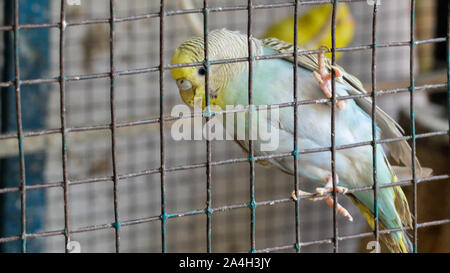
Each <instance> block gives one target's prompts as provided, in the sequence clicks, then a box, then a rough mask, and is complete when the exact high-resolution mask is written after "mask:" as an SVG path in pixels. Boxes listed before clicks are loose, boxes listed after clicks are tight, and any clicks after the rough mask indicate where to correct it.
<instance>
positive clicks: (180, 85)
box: [177, 79, 192, 91]
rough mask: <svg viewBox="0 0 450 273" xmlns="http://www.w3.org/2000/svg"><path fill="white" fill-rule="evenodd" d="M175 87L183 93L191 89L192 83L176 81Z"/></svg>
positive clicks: (183, 80) (181, 80)
mask: <svg viewBox="0 0 450 273" xmlns="http://www.w3.org/2000/svg"><path fill="white" fill-rule="evenodd" d="M177 85H178V88H180V89H181V90H183V91H187V90H190V89H191V88H192V83H191V82H190V81H188V80H185V79H178V80H177Z"/></svg>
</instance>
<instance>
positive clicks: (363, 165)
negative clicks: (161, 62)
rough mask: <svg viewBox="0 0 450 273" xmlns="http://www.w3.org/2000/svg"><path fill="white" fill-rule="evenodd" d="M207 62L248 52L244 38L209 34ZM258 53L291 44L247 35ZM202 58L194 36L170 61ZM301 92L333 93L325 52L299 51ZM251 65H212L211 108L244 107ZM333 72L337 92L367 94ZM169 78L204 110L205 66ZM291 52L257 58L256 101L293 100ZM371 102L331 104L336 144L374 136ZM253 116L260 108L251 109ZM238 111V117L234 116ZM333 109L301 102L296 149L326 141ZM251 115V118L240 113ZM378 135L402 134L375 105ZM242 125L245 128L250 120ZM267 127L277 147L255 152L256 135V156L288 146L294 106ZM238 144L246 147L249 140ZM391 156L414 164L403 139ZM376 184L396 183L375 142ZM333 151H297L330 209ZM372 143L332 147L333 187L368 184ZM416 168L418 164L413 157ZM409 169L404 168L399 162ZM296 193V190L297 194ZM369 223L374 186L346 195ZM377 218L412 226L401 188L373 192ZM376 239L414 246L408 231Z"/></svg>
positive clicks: (395, 246) (286, 165) (401, 247)
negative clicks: (275, 133) (274, 132)
mask: <svg viewBox="0 0 450 273" xmlns="http://www.w3.org/2000/svg"><path fill="white" fill-rule="evenodd" d="M208 37H209V38H208V56H209V60H210V61H213V60H223V59H233V58H245V57H248V40H247V35H244V34H241V33H239V32H236V31H230V30H227V29H218V30H214V31H211V32H210V33H209V36H208ZM251 45H252V47H253V52H254V55H255V56H263V55H273V54H279V53H293V50H294V48H293V46H292V45H291V44H289V43H286V42H283V41H280V40H278V39H275V38H270V39H264V40H259V39H255V38H251ZM203 61H204V40H203V38H202V37H194V38H191V39H190V40H188V41H186V42H184V43H183V44H181V45H180V46H179V47H178V48H177V50H176V51H175V53H174V55H173V58H172V64H181V63H193V62H203ZM298 63H299V67H298V77H299V78H298V85H299V90H298V96H299V98H298V99H299V100H316V99H323V98H325V97H328V98H330V97H331V85H330V81H331V80H330V78H331V76H330V73H331V70H332V68H331V62H330V60H329V59H328V58H326V57H325V56H324V54H318V58H316V57H315V56H313V55H303V56H298ZM248 67H249V65H248V62H235V63H224V64H215V65H211V66H210V67H209V69H210V70H209V88H210V90H209V92H208V93H209V96H210V98H209V101H210V105H215V106H218V107H220V108H222V109H225V108H226V106H227V105H234V106H237V105H244V106H247V105H248V77H249V69H248ZM333 68H334V69H333V70H334V71H335V73H336V91H335V92H336V96H337V97H339V96H347V95H353V94H361V93H365V92H366V91H365V90H364V88H363V87H362V85H361V83H360V82H359V81H358V80H357V79H356V77H354V76H352V75H350V74H348V73H346V72H345V71H344V69H343V68H341V67H338V66H335V67H333ZM171 74H172V77H173V78H174V79H175V80H176V82H177V86H178V89H179V92H180V95H181V98H182V99H183V101H184V102H185V103H186V104H188V105H190V106H192V107H193V106H194V101H196V98H197V99H201V100H202V102H203V103H202V106H203V108H205V103H204V102H205V69H204V68H203V67H181V68H174V69H172V70H171ZM293 74H294V73H293V57H286V58H283V59H266V60H257V61H254V64H253V89H252V90H253V91H252V92H253V104H254V105H271V104H282V103H290V102H292V101H293ZM371 111H372V102H371V99H370V98H369V97H363V98H358V99H355V100H341V101H338V103H337V105H336V116H335V124H336V127H335V128H336V133H335V142H336V145H347V144H352V143H357V142H366V141H371V140H372V120H371V117H370V113H371ZM255 113H258V111H257V112H255ZM236 116H238V115H236ZM330 116H331V106H330V105H329V104H308V105H301V106H299V109H298V117H299V118H298V126H297V128H298V139H297V141H298V146H299V147H301V149H312V148H323V147H330V146H331V137H330V132H331V118H330ZM241 117H242V116H241ZM243 118H244V119H248V115H244V116H243ZM376 121H377V136H378V138H379V139H380V138H381V136H383V137H385V138H392V137H400V136H402V129H401V128H400V126H399V125H398V124H397V123H396V122H395V121H394V120H392V119H391V118H390V117H389V116H388V115H387V114H386V113H385V112H383V111H382V110H381V109H379V108H377V111H376ZM245 122H246V128H247V130H248V120H246V121H245ZM266 123H267V126H269V127H270V128H272V129H273V130H278V131H279V145H278V147H277V148H276V149H275V150H274V151H264V150H262V149H260V147H261V145H259V144H260V143H259V140H254V154H255V155H268V154H280V153H289V152H292V151H293V138H294V109H293V107H285V108H281V109H280V110H279V120H278V121H276V122H274V121H272V120H270V118H269V117H267V120H266ZM238 143H239V144H240V145H241V146H242V147H243V148H244V149H245V150H247V151H248V148H249V147H248V141H242V140H239V141H238ZM386 146H387V148H388V149H389V151H390V153H391V157H392V160H394V161H396V162H398V163H400V164H402V165H405V166H411V164H412V160H411V148H410V147H409V145H408V143H407V142H406V141H404V140H403V141H396V142H389V143H387V144H386ZM377 159H378V160H377V181H378V185H385V184H389V183H393V182H395V181H397V177H396V175H395V173H394V171H393V167H391V165H390V163H389V161H388V159H387V157H386V154H385V151H384V149H383V147H382V146H381V145H380V144H378V145H377ZM330 162H331V153H330V152H320V153H308V154H302V155H300V156H299V174H300V175H301V176H303V177H306V178H309V179H310V180H312V181H315V182H317V183H319V184H320V187H318V188H317V189H316V192H317V194H318V195H319V196H323V199H325V201H326V202H327V203H328V204H329V205H330V206H333V199H332V197H331V196H329V195H325V193H327V192H330V191H332V190H333V180H332V179H333V178H332V177H333V176H332V173H331V163H330ZM269 163H271V164H272V165H274V166H276V167H278V168H279V169H281V170H282V171H285V172H287V173H290V174H292V175H293V174H294V160H293V158H292V157H284V158H271V159H269ZM372 166H373V159H372V146H370V145H366V146H360V147H356V148H351V149H339V150H337V151H336V174H337V178H338V180H337V181H336V185H337V184H339V186H338V187H337V188H336V191H338V192H342V193H345V192H346V190H347V189H348V188H357V187H364V186H371V185H373V173H372ZM417 167H418V169H420V168H421V167H420V164H419V163H418V162H417ZM404 168H406V167H404ZM296 194H297V193H296ZM346 196H347V197H349V198H350V199H351V200H352V201H353V203H354V204H355V205H356V206H357V207H358V208H359V209H360V211H361V212H362V213H363V215H364V216H365V217H366V219H367V220H368V222H369V225H371V226H372V227H373V225H374V213H373V210H374V196H373V192H372V191H371V190H368V191H359V192H354V193H351V194H347V195H346ZM337 208H338V211H339V212H340V213H341V214H342V215H344V216H346V217H348V219H349V220H352V217H351V215H350V214H349V213H348V211H347V210H346V209H345V208H343V207H342V206H340V205H339V204H337ZM378 215H379V223H380V227H381V228H401V227H403V226H411V223H412V219H411V213H410V210H409V207H408V202H407V200H406V198H405V195H404V193H403V191H402V189H401V188H400V187H398V186H396V187H387V188H381V189H379V191H378ZM380 238H381V240H382V241H384V243H385V244H386V246H387V247H388V248H389V249H390V250H391V251H393V252H411V251H412V244H411V242H410V240H409V239H408V235H407V233H406V231H405V230H402V231H397V232H393V233H390V234H380Z"/></svg>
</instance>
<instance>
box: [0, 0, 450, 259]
mask: <svg viewBox="0 0 450 273" xmlns="http://www.w3.org/2000/svg"><path fill="white" fill-rule="evenodd" d="M19 2H20V3H21V4H20V8H22V2H21V1H15V3H19ZM34 2H36V3H38V2H39V1H34ZM44 2H45V1H44ZM62 2H64V1H49V5H50V9H49V11H50V15H49V16H48V22H44V23H45V24H49V25H48V26H40V27H33V26H31V27H28V28H26V27H22V28H20V30H18V32H19V33H28V32H33V31H36V30H37V29H43V28H45V29H47V28H48V31H49V37H50V47H49V54H50V56H49V60H50V61H51V63H50V65H49V69H48V71H45V72H44V75H42V79H44V80H41V81H40V80H38V79H22V78H21V79H20V80H21V81H22V82H21V85H22V86H24V85H25V84H29V85H30V86H33V87H34V86H42V87H40V88H45V89H47V90H49V94H48V96H49V98H48V102H47V105H48V106H47V109H46V117H43V118H42V120H43V121H44V124H43V127H42V128H38V129H34V128H27V127H26V126H25V127H24V128H23V132H25V134H27V133H28V134H31V135H33V132H36V133H35V136H25V137H24V138H23V147H24V151H25V155H28V154H32V153H33V152H34V153H36V152H40V153H44V154H45V156H46V158H45V162H39V161H36V162H33V161H32V160H30V161H27V162H25V164H24V166H25V170H26V169H27V168H33V167H34V166H35V168H38V169H39V168H44V169H42V171H43V172H44V181H43V184H41V186H37V187H36V188H34V189H33V188H30V189H26V191H25V192H26V193H27V194H28V193H29V192H36V193H37V194H39V195H42V196H44V198H45V205H43V206H42V209H44V213H43V214H42V217H43V218H42V219H41V220H40V221H41V222H42V225H41V226H40V228H39V230H34V231H32V232H30V231H29V230H28V229H26V230H27V231H26V233H27V234H30V233H31V234H34V235H31V236H27V238H25V239H26V241H28V242H29V243H28V248H27V251H31V252H33V251H39V252H62V251H64V246H65V243H67V242H66V239H67V235H70V240H71V241H77V242H79V243H80V245H81V248H82V251H83V252H114V251H116V250H117V244H118V241H120V251H121V252H160V251H161V250H162V249H164V248H165V250H166V251H168V252H205V251H206V250H207V249H206V247H205V246H206V245H207V236H206V235H205V234H207V229H208V227H207V225H206V218H207V216H206V213H205V211H204V209H205V201H206V200H207V198H208V196H207V190H206V187H207V186H208V185H207V183H206V177H205V169H206V165H207V164H206V152H207V151H206V147H207V146H206V143H205V141H181V142H177V141H174V140H172V139H171V137H170V125H171V121H164V135H165V137H164V158H165V168H166V170H165V172H164V177H165V178H164V181H165V200H164V203H165V211H166V212H167V213H169V214H170V215H171V217H169V218H168V219H167V223H166V231H165V234H166V235H165V238H164V239H163V238H162V236H163V235H162V231H161V229H162V228H161V221H162V219H161V217H160V215H161V204H162V200H161V174H160V170H159V168H160V166H161V161H160V159H161V157H160V156H161V150H160V148H161V146H160V125H159V117H160V99H161V97H160V78H159V77H160V75H159V65H160V51H161V48H160V42H161V39H162V37H163V38H164V48H163V49H162V51H163V55H162V56H163V57H164V59H163V63H164V64H165V66H167V65H168V64H170V59H171V57H172V54H173V52H174V50H175V49H176V47H177V46H178V45H179V44H180V43H181V42H183V41H185V40H187V39H188V38H190V37H191V36H192V35H193V33H192V31H191V29H190V28H189V26H188V25H187V24H186V21H185V18H184V16H183V15H182V14H177V11H178V10H180V7H179V5H178V3H177V2H178V1H162V2H165V3H164V11H165V14H164V15H165V16H163V19H162V20H163V23H164V35H161V33H160V23H161V17H160V12H161V11H160V8H161V6H160V4H161V3H160V2H159V1H143V0H128V1H118V0H116V1H112V2H113V3H114V5H115V6H114V10H113V12H112V13H113V16H114V17H115V19H116V22H115V23H114V24H110V18H111V10H110V4H111V1H109V0H108V1H107V0H101V1H100V0H98V1H97V0H96V1H88V0H81V1H80V3H81V4H80V5H74V6H72V5H68V4H67V3H66V4H65V5H64V13H63V18H65V20H66V22H67V26H66V27H65V28H64V31H63V33H64V34H63V38H64V43H63V55H62V57H61V55H60V50H59V47H60V45H61V36H60V35H61V26H60V25H59V22H60V21H61V18H62V17H61V15H62V13H61V10H62V6H61V3H62ZM205 2H207V4H208V8H211V9H214V8H219V7H225V9H224V11H219V10H214V11H213V12H210V13H208V29H210V30H212V29H216V28H222V27H226V28H228V29H233V30H240V31H241V32H242V33H247V31H248V29H247V21H248V14H249V11H248V9H247V5H248V1H243V0H240V1H238V0H236V1H212V0H211V1H205ZM250 2H251V3H252V4H253V5H259V7H258V8H255V7H253V8H252V9H251V14H252V21H253V22H252V33H253V35H254V36H255V37H260V36H261V35H262V34H263V32H264V30H265V29H266V28H267V27H268V26H269V25H270V24H271V23H273V22H274V21H277V20H279V19H281V18H283V17H285V16H294V7H295V3H296V2H295V1H294V2H292V1H281V0H279V1H268V0H267V1H250ZM302 2H317V3H321V4H325V3H330V1H297V3H298V4H299V7H298V11H299V14H302V13H303V12H305V11H307V9H308V7H309V6H310V4H311V3H309V4H308V3H306V4H305V3H303V4H302ZM339 2H348V3H349V5H350V7H351V10H352V15H353V16H354V17H355V21H356V22H357V24H356V30H355V37H354V39H353V41H352V44H351V45H350V46H349V48H350V49H349V50H348V51H346V52H345V53H344V56H343V57H342V59H340V60H339V61H338V64H339V65H341V66H343V67H344V68H345V69H346V70H347V71H348V72H350V73H352V74H354V75H355V76H357V77H358V78H360V79H361V81H362V82H363V83H365V87H366V88H367V89H368V90H371V87H372V85H371V81H372V78H371V77H372V71H373V69H372V64H371V62H372V48H371V44H372V42H373V41H372V27H373V26H372V16H373V6H369V5H368V4H367V1H339ZM413 2H416V5H418V4H419V3H420V2H423V1H413ZM433 2H434V1H433ZM436 2H437V1H436ZM5 3H6V1H0V7H1V8H0V10H4V8H3V7H4V6H5ZM194 3H195V5H196V8H197V9H200V11H199V12H200V13H198V15H199V16H200V17H201V16H202V13H201V12H202V11H201V9H202V8H204V6H203V5H204V1H194ZM226 7H228V10H227V8H226ZM233 7H237V8H233ZM410 14H411V1H410V0H399V1H387V0H386V1H382V6H380V7H379V8H378V11H377V21H376V22H377V37H376V38H377V39H376V42H377V44H378V45H379V47H377V48H376V65H377V66H376V86H377V90H388V91H387V92H386V93H388V94H383V95H380V96H377V99H376V101H377V105H380V106H381V108H382V109H384V110H386V111H387V112H388V113H389V114H391V115H392V116H393V117H394V118H395V119H397V120H398V119H401V118H402V117H401V112H399V106H405V107H408V106H409V104H410V103H411V101H410V92H409V91H408V88H409V87H410V86H411V79H414V77H413V78H410V68H411V67H410V65H411V64H410V52H411V50H410V43H409V41H410V39H411V21H410ZM0 16H3V14H1V15H0ZM21 20H22V19H20V18H19V22H21ZM39 23H41V24H42V22H39ZM111 27H113V28H114V42H113V50H114V54H113V55H114V63H113V64H111V63H110V57H111V43H110V29H111ZM299 27H302V26H299ZM0 30H1V31H2V32H14V28H13V27H11V28H9V27H8V26H0ZM417 35H418V33H417V34H416V36H417ZM19 37H20V36H19ZM0 39H1V40H0V41H1V42H0V50H2V52H3V51H4V50H5V47H6V45H5V43H4V42H3V41H4V37H3V36H2V38H0ZM415 39H416V40H425V42H422V43H420V44H417V45H415V47H416V49H417V50H414V52H413V59H414V60H415V61H414V62H415V65H414V66H413V69H414V72H415V73H416V74H417V73H419V69H418V67H419V65H418V62H419V57H418V56H417V54H418V51H419V50H420V48H422V47H424V46H426V45H428V44H435V43H445V42H446V41H447V44H448V35H447V37H435V36H432V37H424V38H417V37H416V38H415ZM427 40H428V41H427ZM18 43H19V44H22V46H21V47H20V48H19V55H21V56H23V55H24V54H26V53H27V48H26V47H25V46H24V45H26V42H25V41H23V40H20V38H19V40H18ZM30 46H32V45H31V44H30ZM352 47H353V48H352ZM1 56H2V57H3V56H4V55H3V54H1ZM2 57H0V58H2ZM22 58H23V57H22ZM0 60H1V59H0ZM60 60H61V62H60ZM4 63H5V60H2V62H0V65H1V64H4ZM61 65H62V66H63V70H64V76H65V77H66V78H65V80H63V82H64V83H63V86H64V88H63V89H64V93H65V99H64V101H65V102H64V104H65V107H66V112H65V127H66V128H69V131H68V132H66V134H65V135H66V142H67V145H66V151H63V149H62V137H61V130H60V128H61V126H62V125H61V107H60V106H61V82H60V79H59V78H58V77H59V76H60V74H61V70H60V68H61ZM1 67H4V66H3V65H2V66H1ZM111 68H114V70H115V71H116V72H117V75H114V76H111V75H110V73H109V71H110V70H111ZM3 69H6V68H3ZM444 70H445V71H444ZM444 70H442V71H441V70H439V71H438V72H435V74H437V75H438V80H437V81H434V78H433V82H428V81H427V80H428V79H429V78H425V80H424V82H419V79H417V86H416V89H415V90H414V98H415V101H414V102H415V104H416V105H417V106H420V105H421V104H423V103H425V102H426V93H427V92H429V91H424V89H425V88H423V87H422V86H426V87H427V89H428V90H433V89H439V88H440V89H448V79H447V77H445V75H447V74H446V72H447V73H448V65H447V67H446V69H444ZM169 74H170V73H169V70H168V69H166V70H165V72H164V74H163V76H164V77H163V83H164V90H163V93H164V97H163V101H162V102H163V105H164V113H163V115H164V116H169V115H170V110H171V108H172V106H173V105H176V104H180V103H182V101H181V100H180V98H179V94H178V90H177V88H176V85H175V82H174V81H173V80H172V79H171V77H170V75H169ZM413 76H414V75H413ZM441 79H444V80H443V81H441ZM8 80H9V81H11V82H10V83H8V82H7V81H3V80H2V82H1V83H0V87H3V89H2V92H6V91H4V90H6V87H8V86H14V84H15V82H14V79H8ZM26 80H36V81H34V82H33V81H32V82H28V83H27V82H26ZM112 80H113V82H114V84H113V85H112V84H111V81H112ZM299 84H301V83H299ZM413 84H414V82H413ZM413 86H414V85H413ZM112 89H113V93H114V114H115V125H116V126H117V128H115V129H114V130H115V133H114V134H115V137H114V139H115V153H116V158H115V164H114V165H115V166H113V162H112V159H111V154H112V147H113V144H112V139H113V138H112V135H111V133H112V130H111V126H110V124H111V107H112V106H111V97H110V95H111V92H112ZM405 89H406V90H405ZM416 91H417V92H416ZM31 107H33V105H22V111H23V112H26V111H28V109H29V108H31ZM300 107H301V106H300ZM407 109H408V112H407V114H408V115H409V114H410V113H409V108H407ZM422 109H424V108H420V107H419V108H418V111H417V112H416V113H415V116H416V118H417V119H419V116H420V115H421V113H422V112H423V111H425V110H422ZM2 113H3V111H2ZM407 124H408V123H407ZM405 129H406V128H405ZM30 132H31V133H30ZM41 132H44V133H41ZM16 133H17V132H16V131H14V132H3V131H2V133H1V135H0V145H2V146H3V147H6V145H9V146H11V145H17V136H16V135H15V134H16ZM11 134H13V135H11ZM427 134H428V135H422V136H421V135H418V137H419V138H425V137H433V138H437V137H442V138H445V139H446V140H445V139H444V141H443V142H444V143H448V138H449V137H448V124H447V127H446V128H444V129H441V130H439V131H437V132H427ZM406 135H411V131H408V130H407V131H406ZM420 141H422V140H421V139H418V140H417V146H418V149H420V147H421V145H423V146H424V147H425V150H426V147H427V146H426V144H423V143H421V142H420ZM11 143H15V144H11ZM447 145H448V144H447ZM9 146H8V147H9ZM13 148H14V149H15V151H16V152H15V153H14V156H16V157H17V155H18V152H17V151H18V149H17V146H13ZM33 149H34V150H33ZM5 150H6V149H5ZM28 151H30V152H28ZM11 155H12V154H9V156H11ZM64 155H67V165H66V167H65V168H66V171H67V177H66V179H65V178H64V173H63V172H62V169H63V164H64V163H63V157H64ZM247 156H248V155H245V154H243V153H242V151H241V149H240V148H239V147H237V145H236V144H235V143H234V142H229V141H224V142H218V141H213V142H212V143H211V162H224V161H227V160H232V159H236V158H240V159H242V158H245V157H247ZM300 156H301V155H300ZM419 156H420V155H419ZM419 159H422V158H421V157H420V158H419ZM35 160H38V159H35ZM447 162H448V155H447ZM422 165H424V166H427V165H426V162H422ZM447 165H448V164H447ZM18 167H19V166H18V165H17V168H18ZM114 170H115V172H116V174H117V180H116V181H117V183H115V182H114V180H115V179H114ZM254 173H255V177H254V186H255V194H254V196H255V198H256V201H257V202H262V203H258V206H257V208H256V210H255V212H256V213H255V221H254V227H255V232H254V236H255V238H254V241H255V245H256V247H255V248H256V250H257V251H285V252H295V251H296V249H295V243H296V224H295V217H294V209H295V208H294V207H295V204H294V202H293V201H292V200H291V199H290V193H291V192H292V190H293V185H294V178H293V177H291V176H288V175H285V174H284V173H282V172H279V171H278V170H275V169H274V168H271V169H266V168H264V167H261V166H259V165H258V164H255V170H254ZM448 178H449V173H448V169H447V172H439V171H437V172H436V171H435V173H434V177H431V178H428V180H426V179H425V180H424V181H423V182H424V184H425V185H424V187H426V186H428V185H426V184H428V183H435V181H434V180H437V181H436V182H437V183H440V185H443V186H444V187H445V183H442V182H441V180H444V182H445V181H447V182H448ZM2 179H5V178H4V176H2ZM445 179H446V180H445ZM16 180H17V181H16ZM20 181H21V179H20V177H18V178H17V179H14V183H15V186H14V187H12V186H7V187H4V186H3V185H2V186H0V195H1V196H0V198H5V197H4V196H7V195H8V196H12V195H14V196H15V198H16V199H17V204H16V207H17V208H18V209H19V208H21V206H23V203H22V205H21V201H20V194H21V193H23V192H24V191H23V190H22V189H21V188H20ZM26 181H27V180H26ZM210 181H211V188H212V194H211V196H212V204H211V207H212V208H214V213H213V214H212V215H211V219H212V226H211V233H212V234H211V235H212V237H211V238H212V239H211V243H212V246H211V248H212V251H214V252H225V251H227V252H247V251H249V250H251V246H250V240H249V239H250V236H251V232H250V230H251V225H252V223H251V222H250V220H249V219H250V213H251V210H249V208H248V206H247V204H248V203H249V195H250V192H249V163H248V161H241V162H239V163H232V164H228V163H227V164H218V165H217V166H216V165H214V166H212V167H211V179H210ZM428 181H429V182H428ZM65 183H67V184H70V186H69V185H67V187H63V186H64V184H65ZM299 183H300V185H301V188H302V189H305V190H312V189H314V187H315V185H314V184H312V185H311V183H310V182H308V181H306V180H305V179H302V178H300V179H299ZM405 184H406V182H405ZM419 185H420V184H419ZM115 186H116V191H113V189H114V187H115ZM16 187H17V188H16ZM407 188H408V189H410V190H411V189H413V188H416V189H415V190H414V192H409V193H410V195H411V196H409V195H408V199H409V200H410V201H412V200H413V199H416V198H417V196H416V194H417V188H421V187H418V186H408V187H404V189H405V190H406V189H407ZM65 190H66V193H67V196H66V197H67V198H64V193H65V192H64V191H65ZM114 192H115V193H114ZM114 195H116V198H114ZM414 196H416V198H414ZM444 196H445V195H444ZM447 197H448V195H447ZM11 198H12V197H11ZM4 200H6V199H4ZM8 200H12V199H8ZM339 202H340V203H341V204H342V205H343V206H344V207H346V208H348V209H349V211H350V213H351V214H352V215H353V216H354V218H355V221H354V222H352V223H347V222H346V221H345V220H343V219H342V218H341V219H339V221H337V225H338V226H337V230H338V235H339V237H340V238H341V239H342V238H344V239H342V240H339V241H338V242H339V247H338V251H339V252H356V251H361V249H364V248H361V245H362V243H361V238H359V237H358V236H356V235H357V234H366V235H365V237H364V239H363V240H365V239H366V237H367V239H368V240H369V239H373V237H370V236H372V234H373V232H372V231H369V229H368V228H367V224H366V221H365V219H363V216H362V215H361V213H360V212H359V211H358V210H357V209H356V208H355V207H354V206H353V205H352V203H351V202H350V201H349V200H348V199H347V198H345V197H343V196H339ZM416 202H417V199H416ZM441 202H442V203H443V204H447V203H448V202H447V201H446V200H442V201H441ZM410 204H411V209H413V206H412V203H410ZM30 206H31V205H30ZM65 209H66V211H65ZM27 211H29V212H32V209H28V208H27ZM299 211H300V215H299V219H300V222H299V225H300V234H301V242H310V243H306V244H304V245H302V247H301V252H331V251H333V250H334V249H333V236H334V228H333V209H330V208H329V207H328V206H326V205H325V204H323V202H310V201H308V200H305V201H302V202H300V208H299ZM19 212H20V210H19ZM25 214H26V221H25V222H26V223H27V224H28V225H30V222H33V215H30V213H25ZM116 216H118V219H115V217H116ZM18 217H19V218H20V217H22V216H21V215H18ZM419 217H421V216H420V215H419ZM22 220H23V219H22ZM66 221H68V223H69V226H70V229H69V230H68V231H67V230H65V224H66ZM427 221H432V222H431V224H426V223H425V224H423V225H424V226H427V225H430V226H434V225H441V224H442V227H443V228H446V229H447V230H448V227H449V225H448V223H449V219H448V214H447V218H445V219H443V218H432V219H427ZM19 223H20V222H19ZM118 223H120V228H118V227H117V224H118ZM420 223H423V221H419V222H418V224H420ZM116 230H118V231H119V234H120V240H117V239H116V238H115V234H116ZM23 234H24V232H23V230H21V227H20V225H17V226H16V228H15V229H14V232H12V233H7V234H5V233H3V234H1V235H0V245H1V247H2V250H4V251H20V250H22V248H23V247H22V244H20V242H21V239H24V238H22V237H23ZM65 235H66V236H65ZM419 240H420V238H419ZM163 242H164V243H165V246H163ZM419 247H420V241H419Z"/></svg>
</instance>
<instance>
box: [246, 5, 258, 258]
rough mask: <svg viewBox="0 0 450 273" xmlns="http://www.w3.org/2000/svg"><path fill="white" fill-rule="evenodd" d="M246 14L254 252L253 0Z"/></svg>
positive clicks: (252, 248)
mask: <svg viewBox="0 0 450 273" xmlns="http://www.w3.org/2000/svg"><path fill="white" fill-rule="evenodd" d="M247 4H248V14H247V47H248V105H249V106H250V107H249V112H248V120H249V124H248V132H249V140H248V147H249V163H250V204H249V208H250V251H251V252H252V253H254V252H256V235H255V234H256V223H255V220H256V219H255V218H256V215H255V213H256V201H255V158H254V148H253V140H252V137H253V125H254V124H253V114H254V108H253V61H254V56H253V47H252V21H253V1H252V0H248V3H247Z"/></svg>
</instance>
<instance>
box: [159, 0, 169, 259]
mask: <svg viewBox="0 0 450 273" xmlns="http://www.w3.org/2000/svg"><path fill="white" fill-rule="evenodd" d="M165 16H166V11H165V2H164V0H161V2H160V14H159V136H160V161H161V170H160V171H161V251H162V252H166V251H167V246H166V226H167V212H166V182H165V178H166V177H165V169H166V166H165V149H164V65H165V61H164V48H165V45H164V17H165Z"/></svg>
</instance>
